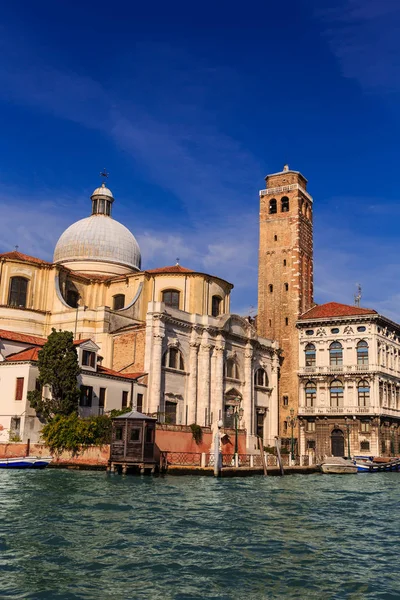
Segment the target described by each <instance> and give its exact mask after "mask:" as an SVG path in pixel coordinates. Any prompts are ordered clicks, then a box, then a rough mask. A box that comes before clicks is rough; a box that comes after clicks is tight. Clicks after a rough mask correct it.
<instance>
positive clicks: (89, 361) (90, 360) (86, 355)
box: [82, 350, 96, 369]
mask: <svg viewBox="0 0 400 600" xmlns="http://www.w3.org/2000/svg"><path fill="white" fill-rule="evenodd" d="M82 365H83V366H84V367H92V369H94V368H95V366H96V353H95V352H89V350H84V351H83V354H82Z"/></svg>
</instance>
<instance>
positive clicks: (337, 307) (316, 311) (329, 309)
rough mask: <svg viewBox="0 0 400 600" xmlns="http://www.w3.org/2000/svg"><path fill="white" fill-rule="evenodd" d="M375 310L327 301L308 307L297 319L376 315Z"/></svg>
mask: <svg viewBox="0 0 400 600" xmlns="http://www.w3.org/2000/svg"><path fill="white" fill-rule="evenodd" d="M377 314H378V313H377V312H376V310H373V309H372V308H359V307H358V306H350V305H349V304H339V302H327V303H326V304H320V305H319V306H314V307H313V308H310V310H308V311H307V312H305V313H304V314H302V315H301V317H299V320H301V321H304V320H306V319H323V318H325V317H326V318H329V317H356V316H357V315H377Z"/></svg>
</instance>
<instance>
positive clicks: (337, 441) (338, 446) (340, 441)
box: [331, 429, 344, 456]
mask: <svg viewBox="0 0 400 600" xmlns="http://www.w3.org/2000/svg"><path fill="white" fill-rule="evenodd" d="M331 448H332V456H344V433H343V431H342V430H341V429H334V430H333V431H332V433H331Z"/></svg>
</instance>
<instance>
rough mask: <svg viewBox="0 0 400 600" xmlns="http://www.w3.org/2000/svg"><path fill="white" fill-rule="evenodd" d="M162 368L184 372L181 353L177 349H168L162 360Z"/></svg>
mask: <svg viewBox="0 0 400 600" xmlns="http://www.w3.org/2000/svg"><path fill="white" fill-rule="evenodd" d="M162 366H163V367H169V368H170V369H177V370H178V371H184V370H185V365H184V362H183V356H182V352H181V351H180V350H178V348H168V350H167V351H166V352H165V353H164V356H163V359H162Z"/></svg>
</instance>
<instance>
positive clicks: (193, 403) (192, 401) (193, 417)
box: [187, 329, 199, 425]
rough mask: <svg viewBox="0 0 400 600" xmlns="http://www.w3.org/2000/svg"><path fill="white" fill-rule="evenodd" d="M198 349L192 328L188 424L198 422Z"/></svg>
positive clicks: (195, 334) (194, 331)
mask: <svg viewBox="0 0 400 600" xmlns="http://www.w3.org/2000/svg"><path fill="white" fill-rule="evenodd" d="M198 350H199V342H198V340H197V332H196V330H195V329H192V333H191V336H190V351H189V384H188V397H187V406H188V425H190V424H191V423H198V420H197V355H198Z"/></svg>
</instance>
